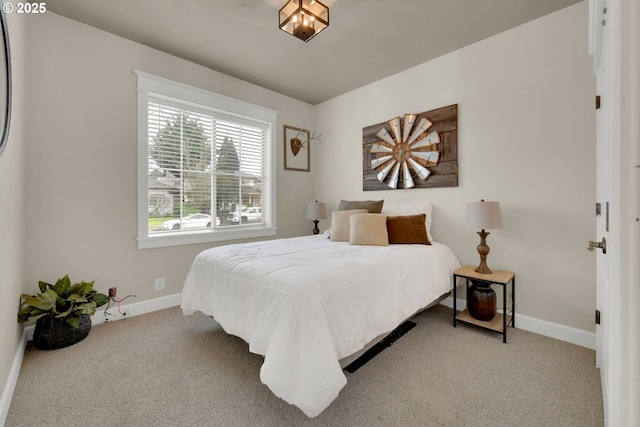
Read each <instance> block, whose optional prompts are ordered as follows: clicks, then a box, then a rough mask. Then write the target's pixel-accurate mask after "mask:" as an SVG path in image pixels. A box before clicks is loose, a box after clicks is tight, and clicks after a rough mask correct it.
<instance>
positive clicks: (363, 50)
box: [47, 0, 582, 104]
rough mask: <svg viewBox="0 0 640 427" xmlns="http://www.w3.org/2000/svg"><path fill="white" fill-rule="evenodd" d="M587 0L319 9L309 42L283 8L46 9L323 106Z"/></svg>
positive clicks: (94, 0) (444, 1)
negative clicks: (282, 15) (321, 23)
mask: <svg viewBox="0 0 640 427" xmlns="http://www.w3.org/2000/svg"><path fill="white" fill-rule="evenodd" d="M580 1H582V0H394V1H389V0H323V2H324V3H325V4H326V5H327V6H329V8H330V25H329V27H328V28H327V29H325V30H324V31H323V32H322V33H320V34H318V35H317V36H316V37H314V38H313V39H312V40H310V41H309V42H308V43H305V42H303V41H301V40H298V39H297V38H295V37H293V36H291V35H289V34H287V33H285V32H284V31H281V30H280V29H279V28H278V11H279V9H280V8H281V7H282V6H283V5H284V4H285V0H108V1H105V0H47V9H48V10H50V11H52V12H54V13H57V14H59V15H63V16H66V17H69V18H71V19H74V20H77V21H80V22H83V23H86V24H88V25H91V26H93V27H96V28H100V29H102V30H105V31H108V32H110V33H113V34H117V35H119V36H122V37H125V38H127V39H130V40H133V41H136V42H138V43H141V44H144V45H147V46H149V47H152V48H155V49H158V50H161V51H164V52H166V53H169V54H171V55H175V56H177V57H180V58H183V59H186V60H189V61H191V62H195V63H197V64H200V65H203V66H205V67H208V68H211V69H213V70H217V71H220V72H222V73H225V74H229V75H232V76H235V77H237V78H240V79H242V80H245V81H248V82H251V83H254V84H257V85H259V86H262V87H265V88H268V89H271V90H274V91H276V92H279V93H282V94H285V95H288V96H291V97H293V98H296V99H299V100H301V101H305V102H308V103H310V104H317V103H320V102H323V101H325V100H327V99H331V98H333V97H336V96H338V95H341V94H343V93H346V92H349V91H351V90H354V89H357V88H359V87H362V86H365V85H367V84H369V83H372V82H375V81H377V80H380V79H382V78H385V77H388V76H390V75H393V74H396V73H398V72H400V71H403V70H406V69H407V68H410V67H413V66H415V65H418V64H421V63H423V62H426V61H429V60H431V59H433V58H436V57H438V56H441V55H444V54H446V53H448V52H452V51H454V50H457V49H460V48H462V47H464V46H468V45H470V44H473V43H475V42H477V41H480V40H483V39H485V38H487V37H490V36H492V35H495V34H498V33H501V32H503V31H506V30H508V29H510V28H513V27H516V26H518V25H521V24H523V23H525V22H527V21H531V20H533V19H536V18H539V17H541V16H544V15H546V14H549V13H552V12H554V11H556V10H559V9H562V8H564V7H567V6H569V5H572V4H574V3H579V2H580Z"/></svg>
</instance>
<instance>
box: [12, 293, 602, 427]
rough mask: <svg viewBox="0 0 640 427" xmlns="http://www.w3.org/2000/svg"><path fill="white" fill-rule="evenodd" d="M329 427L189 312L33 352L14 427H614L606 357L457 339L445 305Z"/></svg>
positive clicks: (344, 394)
mask: <svg viewBox="0 0 640 427" xmlns="http://www.w3.org/2000/svg"><path fill="white" fill-rule="evenodd" d="M414 321H416V322H417V324H418V325H417V326H416V327H415V328H413V329H412V330H411V331H409V332H408V333H407V334H406V335H405V336H404V337H402V338H401V339H400V340H399V341H398V342H396V343H395V344H394V345H393V346H392V347H389V348H388V349H386V350H385V351H383V352H382V353H381V354H380V355H378V356H377V357H376V358H375V359H373V360H372V361H371V362H369V363H368V364H366V365H365V366H363V367H362V368H360V369H359V370H358V371H356V372H355V373H353V374H346V375H347V385H346V386H345V388H344V389H343V390H342V391H341V392H340V395H339V396H338V398H337V399H336V400H335V401H334V402H333V403H332V404H331V405H330V406H329V408H327V409H326V410H325V411H324V412H323V413H322V414H320V415H319V416H318V417H316V418H313V419H309V418H307V417H306V416H305V415H304V414H303V413H302V412H301V411H300V410H298V409H297V408H295V407H293V406H290V405H289V404H287V403H286V402H284V401H282V400H280V399H278V398H277V397H275V396H274V395H273V394H272V393H271V392H270V391H269V389H268V388H267V387H266V386H265V385H263V384H262V383H261V382H260V378H259V371H260V366H261V364H262V358H261V356H258V355H255V354H251V353H249V351H248V346H247V344H246V343H244V341H242V340H240V339H238V338H235V337H232V336H229V335H227V334H226V333H225V332H224V331H223V330H222V329H221V328H220V326H219V325H218V324H217V323H216V322H215V321H213V319H211V318H209V317H206V316H204V315H202V314H196V315H193V316H186V317H185V316H182V313H181V311H180V310H179V309H178V308H171V309H167V310H162V311H158V312H155V313H150V314H146V315H142V316H137V317H132V318H129V319H125V320H120V321H117V322H112V323H109V324H103V325H96V326H94V327H93V328H92V330H91V333H90V334H89V336H88V337H87V338H86V339H85V340H84V341H82V342H80V343H78V344H76V345H74V346H72V347H68V348H64V349H59V350H53V351H39V350H37V349H35V348H33V347H32V346H31V344H30V345H29V347H28V349H27V352H26V354H25V357H24V361H23V365H22V369H21V371H20V377H19V379H18V383H17V386H16V390H15V393H14V395H13V400H12V403H11V407H10V410H9V414H8V418H7V422H6V426H10V427H11V426H474V427H479V426H489V427H498V426H509V427H512V426H553V427H561V426H576V427H578V426H579V427H587V426H602V425H603V409H602V396H601V391H600V380H599V371H598V369H596V368H595V352H594V351H592V350H588V349H585V348H583V347H579V346H576V345H572V344H568V343H565V342H562V341H558V340H554V339H551V338H546V337H543V336H540V335H536V334H533V333H529V332H526V331H523V330H520V329H510V330H509V337H508V338H509V340H508V341H509V342H508V344H503V343H502V337H501V336H500V335H498V334H496V333H493V332H490V331H486V330H483V329H479V328H476V327H473V326H470V325H460V324H459V325H458V327H457V328H455V329H454V328H453V327H452V326H451V310H450V309H448V308H446V307H443V306H437V307H435V308H433V309H430V310H429V311H427V312H425V313H422V314H420V315H418V316H417V317H416V318H415V319H414Z"/></svg>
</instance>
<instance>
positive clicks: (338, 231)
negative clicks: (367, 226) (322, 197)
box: [331, 209, 367, 242]
mask: <svg viewBox="0 0 640 427" xmlns="http://www.w3.org/2000/svg"><path fill="white" fill-rule="evenodd" d="M362 213H367V210H366V209H353V210H349V211H333V212H331V240H332V241H334V242H348V241H349V229H350V222H349V219H350V218H351V215H353V214H362Z"/></svg>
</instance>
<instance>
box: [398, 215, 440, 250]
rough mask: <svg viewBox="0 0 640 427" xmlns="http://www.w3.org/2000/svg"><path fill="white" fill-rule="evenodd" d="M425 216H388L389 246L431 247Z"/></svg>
mask: <svg viewBox="0 0 640 427" xmlns="http://www.w3.org/2000/svg"><path fill="white" fill-rule="evenodd" d="M425 216H426V215H425V214H420V215H406V216H388V217H387V233H388V234H389V244H395V243H401V244H419V245H430V244H431V242H429V238H428V237H427V227H426V225H425Z"/></svg>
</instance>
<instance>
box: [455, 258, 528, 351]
mask: <svg viewBox="0 0 640 427" xmlns="http://www.w3.org/2000/svg"><path fill="white" fill-rule="evenodd" d="M475 269H476V267H474V266H471V265H465V266H464V267H462V268H459V269H457V270H456V271H454V272H453V327H454V328H455V327H456V321H458V320H460V321H462V322H466V323H471V324H473V325H477V326H480V327H482V328H487V329H491V330H492V331H496V332H498V333H500V334H502V342H503V343H506V342H507V326H508V325H509V324H511V327H513V328H515V327H516V322H515V312H516V311H515V286H516V274H515V273H513V272H511V271H504V270H493V273H491V274H483V273H478V272H477V271H475ZM458 277H462V278H464V279H465V280H466V286H465V289H466V290H467V291H468V290H469V280H473V281H476V282H484V283H486V284H488V285H500V286H502V313H496V316H495V317H494V318H493V319H491V320H489V321H483V320H478V319H474V318H473V317H472V316H471V314H470V313H469V311H468V310H467V309H466V308H465V309H464V311H462V312H461V313H458V311H457V308H456V306H457V292H456V290H457V288H458V286H457V285H458ZM509 284H511V312H509V311H508V307H507V293H508V290H509V289H508V288H509ZM465 295H467V293H466V292H465Z"/></svg>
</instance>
